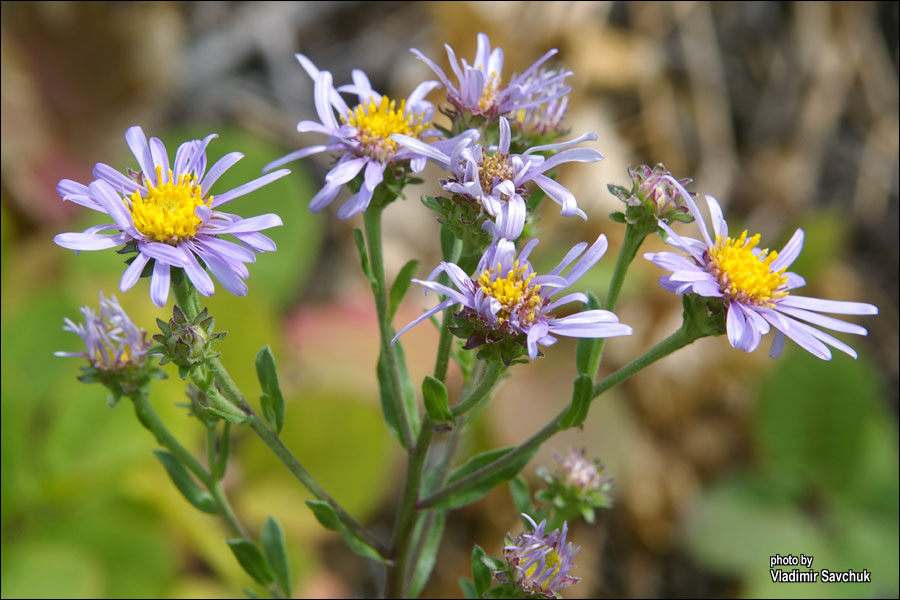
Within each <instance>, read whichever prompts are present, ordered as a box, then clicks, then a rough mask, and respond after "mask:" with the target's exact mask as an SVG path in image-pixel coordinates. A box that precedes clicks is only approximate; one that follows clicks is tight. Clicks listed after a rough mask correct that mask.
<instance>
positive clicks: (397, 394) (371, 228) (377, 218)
mask: <svg viewBox="0 0 900 600" xmlns="http://www.w3.org/2000/svg"><path fill="white" fill-rule="evenodd" d="M383 187H384V186H379V189H380V188H383ZM386 193H390V192H386ZM378 200H379V199H377V198H376V199H373V202H372V204H370V205H369V207H368V208H367V209H366V211H365V212H364V213H363V225H364V227H365V230H366V241H367V243H368V247H369V268H370V271H371V273H372V277H373V278H374V280H375V281H374V282H373V284H374V285H373V288H372V293H373V294H374V295H375V310H376V311H377V313H378V329H379V332H380V333H381V353H382V355H383V356H384V358H385V360H386V361H387V365H388V380H389V384H390V396H391V397H392V398H393V401H394V412H395V414H396V415H397V416H398V421H399V423H398V428H399V430H400V439H401V441H402V442H403V446H404V448H406V449H407V451H408V452H412V451H413V446H412V445H413V426H412V418H413V417H412V415H410V414H409V412H408V411H407V410H406V403H405V402H403V388H402V386H401V385H400V368H399V366H398V365H397V354H396V353H395V352H394V347H393V346H392V345H391V337H392V335H393V328H392V327H391V324H390V323H389V322H388V305H387V285H386V284H385V277H384V252H383V248H382V244H381V214H382V211H383V210H384V204H383V203H382V202H381V201H378Z"/></svg>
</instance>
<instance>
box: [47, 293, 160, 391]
mask: <svg viewBox="0 0 900 600" xmlns="http://www.w3.org/2000/svg"><path fill="white" fill-rule="evenodd" d="M81 314H82V315H83V316H84V322H83V323H75V322H74V321H72V320H71V319H68V318H66V319H63V322H64V323H65V326H64V327H63V330H64V331H71V332H72V333H75V334H77V335H78V336H79V337H81V340H82V341H83V342H84V350H83V351H81V352H54V355H56V356H77V357H82V358H85V359H87V361H88V366H85V367H82V374H81V375H80V376H79V379H80V380H81V381H83V382H84V383H92V382H98V381H99V382H100V383H102V384H103V385H105V386H106V387H107V388H108V389H109V391H110V392H111V400H110V404H111V405H113V404H115V403H116V401H118V399H119V397H120V396H122V395H127V394H130V393H132V392H133V391H134V390H136V389H138V388H139V387H140V386H141V385H143V384H144V383H145V382H146V381H147V380H148V379H149V378H151V377H157V378H160V377H164V374H163V373H162V372H161V371H160V370H159V369H158V368H156V367H155V366H153V365H151V364H150V362H149V361H147V352H148V351H149V350H150V347H151V343H150V341H149V340H148V339H147V332H146V331H144V330H143V329H139V328H138V327H137V326H136V325H135V324H134V322H132V320H131V319H130V318H129V317H128V315H127V314H126V313H125V311H124V310H122V307H121V306H119V302H118V301H117V300H116V297H115V296H112V297H110V298H104V297H103V292H100V311H99V312H95V311H94V310H93V309H92V308H91V307H89V306H84V307H82V309H81Z"/></svg>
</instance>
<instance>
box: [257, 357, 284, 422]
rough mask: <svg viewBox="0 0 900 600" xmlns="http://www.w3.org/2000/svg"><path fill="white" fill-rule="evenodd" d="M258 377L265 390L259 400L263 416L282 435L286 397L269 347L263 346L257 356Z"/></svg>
mask: <svg viewBox="0 0 900 600" xmlns="http://www.w3.org/2000/svg"><path fill="white" fill-rule="evenodd" d="M256 376H257V377H258V378H259V385H260V387H262V390H263V394H262V396H261V397H260V399H259V401H260V404H261V405H262V409H263V416H265V418H266V420H267V421H269V423H270V424H271V425H273V426H274V427H275V433H281V429H282V427H284V413H285V406H284V396H282V394H281V387H280V386H279V385H278V369H277V367H276V366H275V357H274V356H273V355H272V349H271V348H270V347H269V346H263V347H262V348H261V349H260V351H259V352H258V353H257V354H256Z"/></svg>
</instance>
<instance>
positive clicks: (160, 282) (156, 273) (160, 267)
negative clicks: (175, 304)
mask: <svg viewBox="0 0 900 600" xmlns="http://www.w3.org/2000/svg"><path fill="white" fill-rule="evenodd" d="M169 275H170V271H169V265H168V264H166V263H164V262H163V261H161V260H157V261H156V262H154V263H153V276H152V277H151V278H150V300H152V301H153V304H155V305H156V306H158V307H160V308H162V307H164V306H165V305H166V300H168V299H169Z"/></svg>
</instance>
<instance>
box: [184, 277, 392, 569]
mask: <svg viewBox="0 0 900 600" xmlns="http://www.w3.org/2000/svg"><path fill="white" fill-rule="evenodd" d="M172 287H173V289H174V290H175V293H176V298H177V301H178V305H179V307H180V308H181V310H182V311H184V313H185V316H187V317H188V318H193V316H195V315H196V314H197V313H199V306H198V305H199V303H198V301H197V290H196V289H194V286H193V285H191V284H190V283H189V282H188V281H187V278H186V277H183V276H182V279H181V281H178V282H177V283H176V280H175V279H174V278H173V285H172ZM188 310H193V316H192V315H191V314H189V313H188ZM205 364H206V367H207V368H208V369H209V373H210V375H211V376H212V379H213V380H214V381H215V382H216V384H218V385H217V386H215V387H214V388H213V389H210V390H208V392H209V393H213V394H216V393H218V391H217V390H216V389H215V388H216V387H218V388H220V389H221V391H222V394H223V395H224V396H225V398H227V400H228V401H230V403H231V405H232V406H233V407H234V408H235V409H236V410H237V411H240V413H242V416H243V417H244V419H245V420H244V424H246V425H248V426H249V427H250V429H252V430H253V432H254V433H256V435H257V436H258V437H259V438H260V439H261V440H262V442H263V443H264V444H265V445H266V446H268V447H269V449H270V450H271V451H272V452H273V453H274V454H275V456H277V457H278V459H279V460H280V461H281V463H282V464H283V465H284V466H285V467H287V469H288V470H289V471H290V472H291V474H293V475H294V477H296V478H297V480H298V481H300V483H302V484H303V485H304V487H306V489H308V490H309V491H310V492H312V494H313V495H314V496H315V497H316V498H318V499H319V500H322V501H323V502H327V503H328V504H329V505H331V507H332V508H333V509H334V511H335V513H337V516H338V518H339V519H340V520H341V522H342V523H343V524H344V525H346V526H347V527H348V528H349V529H351V530H352V531H354V532H355V533H356V535H357V536H359V537H360V538H361V539H363V540H365V541H366V542H367V543H368V544H369V545H370V546H372V547H373V548H375V549H376V550H377V551H378V552H379V553H380V554H381V555H382V556H388V553H387V549H386V548H385V546H384V544H382V543H381V541H379V540H378V539H377V538H376V537H375V536H374V535H373V534H372V533H371V532H369V531H368V530H367V529H366V528H364V527H363V526H362V525H360V524H359V523H358V522H357V521H356V519H354V518H353V517H352V516H350V514H349V513H348V512H347V511H346V510H344V508H343V507H342V506H341V505H340V504H338V503H337V501H336V500H335V499H334V498H332V497H331V495H330V494H328V492H326V491H325V488H323V487H322V486H321V485H320V484H319V482H318V481H316V480H315V479H313V477H312V475H310V473H309V471H307V470H306V469H305V468H304V467H303V465H302V464H301V463H300V461H299V460H297V457H295V456H294V455H293V454H292V453H291V451H290V450H289V449H288V448H287V446H285V445H284V443H283V442H282V441H281V439H280V438H279V437H278V435H277V434H276V433H275V432H273V431H272V430H271V429H269V427H268V426H267V425H266V424H265V423H264V422H263V421H262V419H260V418H259V415H257V414H256V412H255V411H254V410H253V407H252V406H250V403H249V402H247V399H246V398H244V395H243V394H242V393H241V391H240V389H239V388H238V387H237V385H236V384H235V383H234V380H233V379H232V378H231V375H229V373H228V371H227V370H226V369H225V366H224V365H223V364H222V362H221V361H220V360H219V359H218V358H212V359H209V360H207V361H206V363H205ZM194 383H195V384H197V385H198V386H201V387H205V386H207V385H208V382H207V381H201V380H195V381H194ZM197 464H198V465H199V463H197ZM200 468H201V469H202V467H200Z"/></svg>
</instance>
